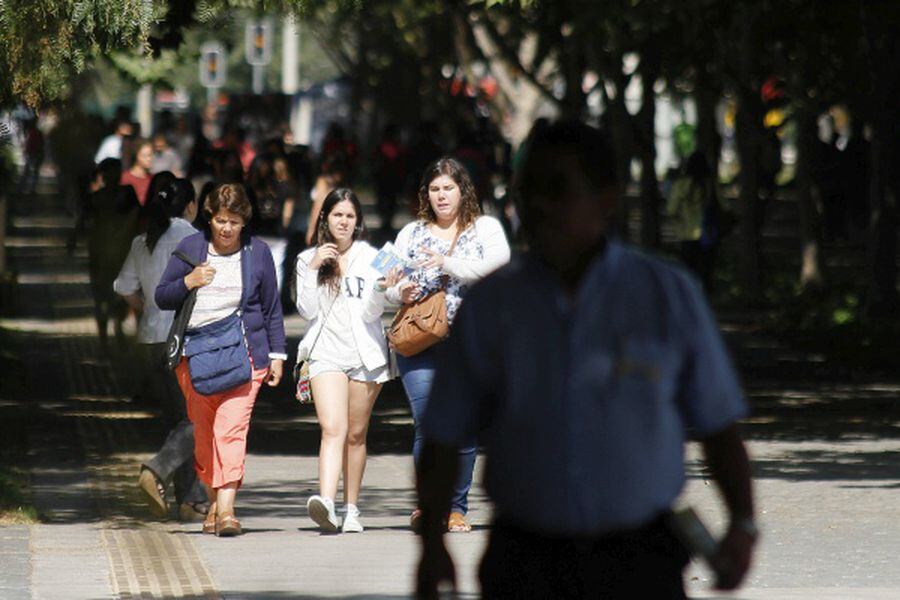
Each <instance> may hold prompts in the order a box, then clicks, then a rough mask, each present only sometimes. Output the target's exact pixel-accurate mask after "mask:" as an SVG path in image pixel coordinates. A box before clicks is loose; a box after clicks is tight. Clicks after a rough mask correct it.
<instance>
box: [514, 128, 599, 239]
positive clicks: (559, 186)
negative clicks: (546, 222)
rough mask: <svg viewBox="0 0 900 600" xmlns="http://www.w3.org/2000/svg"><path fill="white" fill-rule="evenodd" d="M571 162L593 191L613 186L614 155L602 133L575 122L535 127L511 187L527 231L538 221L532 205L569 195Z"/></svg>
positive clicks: (538, 216) (526, 142)
mask: <svg viewBox="0 0 900 600" xmlns="http://www.w3.org/2000/svg"><path fill="white" fill-rule="evenodd" d="M572 161H575V162H576V163H577V168H578V170H579V171H581V172H582V173H583V174H584V176H585V177H586V179H587V181H588V183H589V184H590V185H591V186H592V187H593V188H594V189H595V190H602V189H605V188H607V187H610V186H615V185H616V182H617V177H616V160H615V153H614V152H613V149H612V145H611V144H610V143H609V140H608V138H607V136H606V134H605V133H604V132H603V131H601V130H599V129H597V128H595V127H591V126H590V125H586V124H584V123H582V122H580V121H574V120H565V121H558V122H556V123H552V124H550V125H547V124H546V123H541V124H538V123H535V127H534V128H533V129H532V131H531V133H530V134H529V135H528V139H527V140H526V141H525V160H524V161H522V164H521V167H520V168H519V170H518V172H517V173H516V174H515V184H514V185H515V194H516V198H517V201H518V205H519V214H520V217H521V218H522V224H523V225H524V226H525V227H526V229H528V228H529V226H531V225H533V224H534V221H535V220H538V219H540V215H538V214H535V211H534V210H533V209H534V208H535V201H539V200H541V199H543V200H544V202H546V200H547V199H550V200H556V199H561V198H565V196H566V195H567V194H568V193H569V192H570V190H571V183H572V182H571V173H572V172H571V170H570V169H569V168H568V165H570V164H571V163H572ZM544 206H546V204H544Z"/></svg>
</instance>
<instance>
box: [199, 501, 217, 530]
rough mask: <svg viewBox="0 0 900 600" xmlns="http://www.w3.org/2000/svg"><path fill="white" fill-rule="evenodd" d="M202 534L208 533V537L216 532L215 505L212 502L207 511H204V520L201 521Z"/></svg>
mask: <svg viewBox="0 0 900 600" xmlns="http://www.w3.org/2000/svg"><path fill="white" fill-rule="evenodd" d="M202 531H203V533H208V534H210V535H212V534H214V533H215V532H216V503H215V502H213V503H212V504H210V505H209V510H207V511H206V518H205V519H203V529H202Z"/></svg>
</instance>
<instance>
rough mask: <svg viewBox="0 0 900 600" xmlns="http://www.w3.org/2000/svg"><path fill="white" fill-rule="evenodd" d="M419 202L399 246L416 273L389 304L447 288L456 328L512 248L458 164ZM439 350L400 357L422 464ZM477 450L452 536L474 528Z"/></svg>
mask: <svg viewBox="0 0 900 600" xmlns="http://www.w3.org/2000/svg"><path fill="white" fill-rule="evenodd" d="M418 197H419V213H418V219H417V220H416V221H414V222H412V223H409V224H408V225H407V226H406V227H404V228H403V229H401V230H400V232H399V233H398V234H397V239H396V241H395V243H394V245H395V246H396V248H397V251H398V253H399V254H400V256H401V257H402V258H403V259H404V260H405V261H406V263H407V266H411V267H413V268H414V270H413V271H412V272H411V273H410V274H409V275H408V276H407V277H406V278H405V279H404V280H402V281H401V282H399V283H398V284H396V285H394V286H392V287H391V288H390V289H389V290H388V292H387V298H388V300H389V301H391V302H393V303H395V304H397V303H403V304H407V303H412V302H415V301H416V300H419V299H421V298H424V297H425V296H427V295H429V294H432V293H434V292H436V291H438V290H440V289H442V288H443V289H444V290H445V293H446V302H447V318H448V320H449V322H450V323H451V328H452V323H453V318H454V316H455V315H456V310H457V309H458V308H459V304H460V302H462V299H463V297H464V296H465V294H466V291H467V290H468V289H469V286H471V285H472V284H473V283H475V282H476V281H477V280H479V279H481V278H482V277H484V276H485V275H487V274H488V273H490V272H491V271H494V270H495V269H497V268H499V267H501V266H503V265H504V264H506V263H507V262H509V255H510V250H509V243H508V242H507V241H506V234H505V233H504V232H503V226H502V225H501V224H500V222H499V221H498V220H497V219H494V218H493V217H488V216H484V215H481V209H480V208H479V204H478V198H477V197H476V194H475V187H474V185H473V184H472V180H471V178H470V177H469V174H468V173H467V172H466V169H465V167H463V166H462V165H461V164H460V163H459V162H458V161H457V160H455V159H453V158H442V159H440V160H438V161H436V162H435V163H433V164H432V165H431V166H430V167H429V168H428V169H426V171H425V174H424V175H423V177H422V181H421V184H420V186H419V193H418ZM436 348H437V346H432V347H430V348H427V349H425V350H423V351H422V352H420V353H418V354H416V355H414V356H411V357H404V356H399V355H398V356H397V366H398V367H399V369H400V377H401V379H402V381H403V388H404V390H405V391H406V396H407V398H408V399H409V404H410V408H411V410H412V414H413V422H414V426H415V440H414V442H413V458H414V459H415V461H416V464H418V462H419V455H420V452H421V450H422V443H423V436H422V417H423V415H424V414H425V407H426V404H427V400H428V392H429V390H430V388H431V382H432V380H433V379H434V369H435V353H436ZM475 451H476V447H475V440H472V445H471V446H469V447H467V448H463V449H461V450H460V468H459V479H458V480H457V482H456V485H455V487H454V491H453V499H452V502H451V507H450V514H449V515H448V520H447V522H448V530H449V531H469V530H470V529H471V527H470V525H469V523H468V521H467V520H466V513H467V512H468V508H469V502H468V494H469V488H470V487H471V486H472V470H473V469H474V468H475ZM419 516H420V512H419V511H418V509H416V510H415V511H414V512H413V514H412V518H411V524H412V526H413V528H415V527H416V526H417V520H418V518H419Z"/></svg>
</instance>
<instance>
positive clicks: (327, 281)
mask: <svg viewBox="0 0 900 600" xmlns="http://www.w3.org/2000/svg"><path fill="white" fill-rule="evenodd" d="M344 200H349V201H350V203H351V204H352V205H353V210H354V211H355V212H356V227H354V229H353V240H354V241H356V240H362V239H365V237H366V233H367V232H366V224H365V222H364V221H363V213H362V205H361V204H360V203H359V198H357V197H356V194H354V193H353V191H352V190H351V189H350V188H336V189H334V190H331V192H329V193H328V195H327V196H325V200H324V201H323V202H322V210H320V211H319V220H318V222H317V223H316V246H321V245H322V244H333V243H335V239H334V236H333V235H331V230H330V229H329V228H328V215H330V214H331V211H332V210H334V207H335V206H336V205H337V204H339V203H340V202H343V201H344ZM317 281H318V284H319V285H324V286H327V287H328V288H329V289H331V290H332V291H334V292H337V291H338V290H339V289H340V285H341V265H340V262H339V261H337V260H326V261H325V262H323V263H322V266H321V267H319V278H318V280H317Z"/></svg>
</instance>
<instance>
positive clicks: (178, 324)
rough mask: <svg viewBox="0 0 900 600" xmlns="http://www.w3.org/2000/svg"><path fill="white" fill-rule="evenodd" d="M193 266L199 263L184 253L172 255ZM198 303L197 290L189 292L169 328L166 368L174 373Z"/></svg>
mask: <svg viewBox="0 0 900 600" xmlns="http://www.w3.org/2000/svg"><path fill="white" fill-rule="evenodd" d="M172 256H176V257H178V258H180V259H181V260H183V261H184V262H186V263H187V264H189V265H191V266H192V267H196V266H197V265H198V264H199V263H197V261H196V260H194V259H193V258H191V257H190V256H188V255H187V254H185V253H184V252H182V251H181V250H176V251H175V252H173V253H172ZM196 303H197V288H194V289H192V290H191V291H190V292H188V295H187V297H186V298H185V299H184V301H183V302H182V303H181V306H179V307H178V310H176V311H175V320H174V321H172V327H171V328H169V336H168V337H167V338H166V367H168V369H169V370H170V371H174V370H175V367H177V366H178V363H179V362H181V355H182V354H183V350H184V332H185V331H187V326H188V322H189V321H190V320H191V313H192V312H194V304H196Z"/></svg>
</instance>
